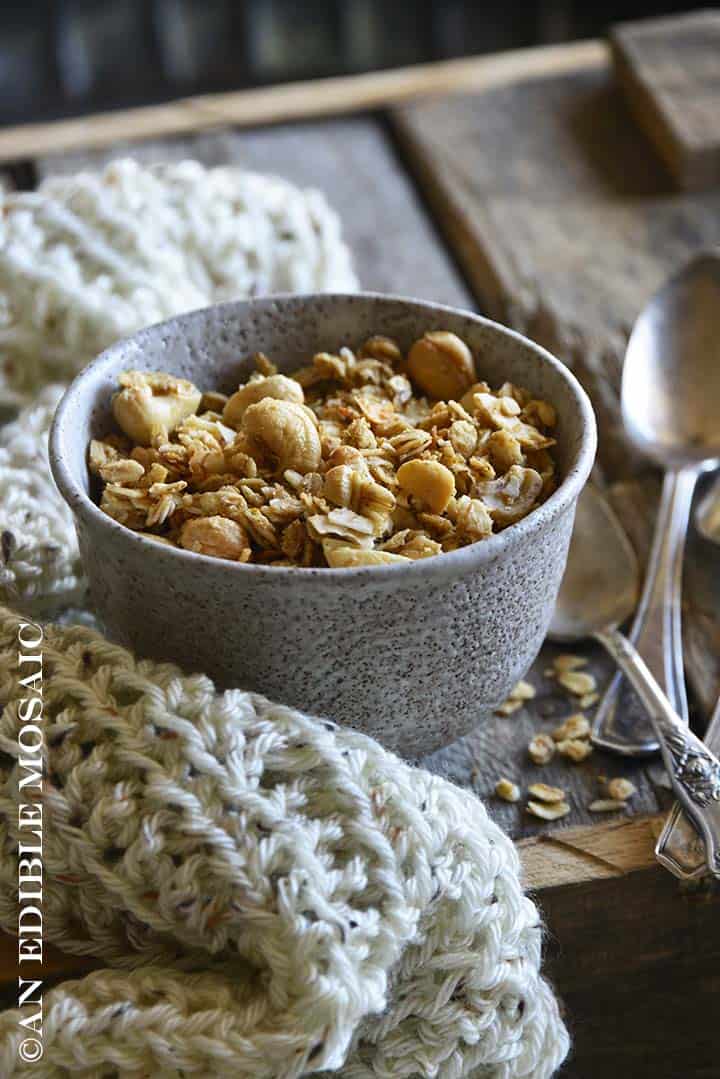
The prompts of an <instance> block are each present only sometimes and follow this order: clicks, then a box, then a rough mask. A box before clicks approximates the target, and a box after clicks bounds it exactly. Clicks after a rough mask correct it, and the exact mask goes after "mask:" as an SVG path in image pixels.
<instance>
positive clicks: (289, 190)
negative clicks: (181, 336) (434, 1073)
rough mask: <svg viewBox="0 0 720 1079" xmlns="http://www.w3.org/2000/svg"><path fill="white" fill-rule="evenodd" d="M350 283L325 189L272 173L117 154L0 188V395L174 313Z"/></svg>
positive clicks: (74, 367)
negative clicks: (80, 168)
mask: <svg viewBox="0 0 720 1079" xmlns="http://www.w3.org/2000/svg"><path fill="white" fill-rule="evenodd" d="M355 288H357V280H356V278H355V275H354V273H353V270H352V265H351V259H350V253H349V251H348V248H347V247H346V246H345V244H344V243H343V242H342V237H341V232H340V222H339V219H338V217H337V215H336V214H335V213H334V212H333V210H332V209H331V208H330V206H329V205H328V203H327V201H326V199H325V197H324V196H323V195H322V194H321V193H320V192H319V191H312V190H310V191H304V190H300V189H299V188H297V187H295V186H294V185H293V184H290V183H288V182H287V181H285V180H281V179H279V178H278V177H274V176H260V175H257V174H255V173H252V172H247V171H245V170H244V169H239V168H233V167H225V168H212V169H207V168H205V167H204V166H203V165H201V164H200V163H199V162H197V161H182V162H179V163H176V164H163V165H153V166H150V167H144V166H142V165H139V164H138V163H137V162H136V161H132V160H120V161H114V162H112V163H111V164H110V165H108V166H107V167H106V168H105V169H103V170H102V172H98V173H95V172H82V173H79V174H77V175H74V176H54V177H50V178H49V179H47V180H45V181H44V183H42V184H41V185H40V187H39V188H38V190H37V191H31V192H18V193H9V194H3V193H2V192H0V359H1V360H2V362H1V363H0V396H2V393H3V392H4V393H11V394H19V395H27V394H30V395H32V393H33V392H34V391H36V390H37V388H38V387H39V386H41V385H43V384H44V383H46V382H50V381H52V380H58V381H60V380H63V381H64V380H67V379H68V378H70V377H72V375H73V374H75V373H76V372H77V371H79V370H80V369H81V368H82V367H84V366H85V364H86V363H88V362H89V361H90V360H92V359H93V358H94V357H95V356H97V355H98V353H99V352H102V350H103V349H104V348H107V347H108V345H111V344H112V343H113V342H114V341H117V340H119V339H120V338H122V337H127V336H129V335H130V334H131V333H134V332H135V331H136V330H139V329H141V328H142V327H143V326H149V325H150V324H151V323H153V322H160V321H162V319H165V318H169V317H170V316H171V315H175V314H178V313H180V312H181V311H190V310H192V309H193V308H196V307H206V306H207V305H208V304H210V303H216V302H218V301H220V300H229V299H239V298H243V297H247V296H255V295H259V294H266V293H271V292H316V291H318V292H324V291H328V290H330V289H336V290H338V291H353V290H354V289H355Z"/></svg>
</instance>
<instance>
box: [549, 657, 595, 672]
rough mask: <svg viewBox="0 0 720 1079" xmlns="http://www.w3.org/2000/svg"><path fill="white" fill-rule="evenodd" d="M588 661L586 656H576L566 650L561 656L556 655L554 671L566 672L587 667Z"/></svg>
mask: <svg viewBox="0 0 720 1079" xmlns="http://www.w3.org/2000/svg"><path fill="white" fill-rule="evenodd" d="M587 662H588V661H587V659H586V658H585V656H576V655H573V654H572V653H569V652H566V653H563V654H562V655H560V656H555V659H554V660H553V671H554V673H555V674H564V673H565V672H566V671H576V670H577V669H578V668H579V667H587Z"/></svg>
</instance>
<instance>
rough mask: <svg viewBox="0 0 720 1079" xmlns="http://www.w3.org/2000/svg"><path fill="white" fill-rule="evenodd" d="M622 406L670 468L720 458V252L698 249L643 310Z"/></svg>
mask: <svg viewBox="0 0 720 1079" xmlns="http://www.w3.org/2000/svg"><path fill="white" fill-rule="evenodd" d="M622 414H623V420H624V423H625V427H626V429H627V432H628V434H629V435H630V438H631V439H632V441H633V442H634V443H635V445H636V446H637V448H638V449H639V450H640V451H641V452H643V453H644V454H645V455H646V456H648V457H650V458H651V459H652V460H654V461H655V462H656V463H657V464H659V465H661V466H662V467H663V468H668V467H670V468H683V467H685V466H686V465H692V464H695V465H701V466H703V467H713V465H714V464H715V463H716V462H717V461H719V460H720V422H719V417H720V255H718V254H713V253H712V252H709V253H704V254H701V255H698V256H696V257H695V258H694V259H693V260H692V261H691V262H690V263H689V264H688V265H687V266H686V267H685V268H684V269H683V270H681V272H680V273H678V274H676V275H675V276H674V277H671V278H670V280H669V281H668V282H667V284H666V285H665V286H664V287H663V288H661V289H660V290H659V292H657V293H656V294H655V295H654V296H653V298H652V299H651V300H650V302H649V303H648V304H647V306H646V307H645V309H644V310H643V312H642V314H641V315H640V317H639V318H638V320H637V322H636V323H635V326H634V328H633V332H632V334H631V336H630V341H629V342H628V347H627V352H626V355H625V366H624V369H623V380H622Z"/></svg>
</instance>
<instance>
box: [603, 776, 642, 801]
mask: <svg viewBox="0 0 720 1079" xmlns="http://www.w3.org/2000/svg"><path fill="white" fill-rule="evenodd" d="M607 792H608V794H609V795H610V797H611V798H613V799H615V800H617V801H618V802H626V801H627V800H628V798H632V796H633V795H634V794H637V787H636V786H635V784H634V783H631V782H630V780H629V779H623V778H622V776H620V777H618V778H617V779H611V780H610V782H609V783H608V785H607Z"/></svg>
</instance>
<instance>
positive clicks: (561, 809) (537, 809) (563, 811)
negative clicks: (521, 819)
mask: <svg viewBox="0 0 720 1079" xmlns="http://www.w3.org/2000/svg"><path fill="white" fill-rule="evenodd" d="M527 811H528V813H531V814H532V816H533V817H540V819H541V820H560V818H561V817H567V815H568V813H569V812H570V806H569V805H568V803H567V802H553V803H552V805H546V804H545V803H544V802H528V804H527Z"/></svg>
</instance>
